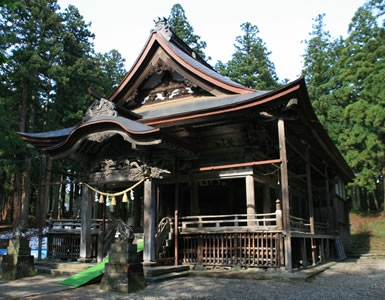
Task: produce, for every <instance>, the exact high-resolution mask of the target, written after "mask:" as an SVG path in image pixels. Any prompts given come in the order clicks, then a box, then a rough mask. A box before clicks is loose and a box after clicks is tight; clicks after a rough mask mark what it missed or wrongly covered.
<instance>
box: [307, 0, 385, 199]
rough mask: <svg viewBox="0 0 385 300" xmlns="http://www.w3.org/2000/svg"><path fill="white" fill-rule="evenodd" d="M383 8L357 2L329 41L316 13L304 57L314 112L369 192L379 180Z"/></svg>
mask: <svg viewBox="0 0 385 300" xmlns="http://www.w3.org/2000/svg"><path fill="white" fill-rule="evenodd" d="M384 7H385V3H384V1H383V0H372V1H368V2H367V3H365V4H364V5H363V6H361V7H360V8H359V9H358V10H357V12H356V13H355V15H354V17H353V18H352V21H351V23H350V26H349V36H348V37H347V38H346V39H345V40H343V39H342V38H339V39H337V40H332V39H331V37H330V34H329V32H328V31H326V30H325V24H324V23H323V17H324V15H319V16H318V17H317V18H316V19H315V21H316V24H315V25H314V26H313V29H314V31H313V32H312V33H311V39H310V40H309V41H307V42H306V44H307V48H306V53H305V55H304V69H303V74H304V75H305V78H306V80H307V83H308V86H309V95H310V97H311V100H312V104H313V107H314V109H315V111H316V114H317V116H318V117H319V119H320V121H321V122H322V123H323V125H324V126H325V127H326V128H327V130H328V132H329V135H330V136H331V137H332V139H333V140H334V141H335V143H336V144H337V146H338V148H339V149H340V150H341V152H342V154H343V155H344V157H345V159H346V161H347V162H348V163H349V165H350V166H351V167H352V169H353V170H354V172H355V174H356V177H355V179H354V182H353V184H354V185H357V186H359V187H361V188H364V189H366V190H367V191H370V192H371V191H374V190H378V189H381V187H380V186H381V185H383V182H384V178H383V175H382V169H383V168H384V167H385V129H384V124H385V88H384V82H385V60H384V57H385V28H384V24H385V23H384V22H385V21H384V19H383V15H384V11H385V9H384ZM381 22H382V24H381ZM382 197H383V194H382Z"/></svg>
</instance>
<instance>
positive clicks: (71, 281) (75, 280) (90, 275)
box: [59, 241, 143, 286]
mask: <svg viewBox="0 0 385 300" xmlns="http://www.w3.org/2000/svg"><path fill="white" fill-rule="evenodd" d="M137 246H138V252H139V251H142V250H143V241H140V242H139V243H138V244H137ZM106 263H108V256H107V258H106V259H105V260H104V261H102V262H101V263H98V264H96V265H95V266H92V267H91V268H88V269H87V270H84V271H82V272H80V273H78V274H76V275H73V276H71V277H69V278H67V279H65V280H63V281H61V282H59V283H60V284H64V285H71V286H82V285H84V284H86V283H88V282H90V281H91V280H94V279H95V278H97V277H99V276H101V275H102V274H103V273H104V268H105V264H106Z"/></svg>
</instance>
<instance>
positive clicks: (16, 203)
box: [12, 171, 21, 228]
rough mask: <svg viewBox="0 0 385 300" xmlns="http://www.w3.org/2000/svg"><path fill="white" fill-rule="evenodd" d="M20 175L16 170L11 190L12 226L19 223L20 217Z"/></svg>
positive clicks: (14, 226)
mask: <svg viewBox="0 0 385 300" xmlns="http://www.w3.org/2000/svg"><path fill="white" fill-rule="evenodd" d="M20 177H21V175H20V173H19V172H18V171H16V174H15V180H14V190H13V213H12V215H13V216H12V226H13V228H16V227H17V226H18V225H19V224H20V218H21V178H20Z"/></svg>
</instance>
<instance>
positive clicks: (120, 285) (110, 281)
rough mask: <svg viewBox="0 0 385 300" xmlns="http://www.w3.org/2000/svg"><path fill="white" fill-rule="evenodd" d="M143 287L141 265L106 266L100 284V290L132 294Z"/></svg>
mask: <svg viewBox="0 0 385 300" xmlns="http://www.w3.org/2000/svg"><path fill="white" fill-rule="evenodd" d="M145 287H146V283H145V280H144V275H143V267H142V264H140V263H135V264H111V263H107V264H106V270H105V273H104V276H103V278H102V282H101V284H100V288H101V289H102V290H105V291H109V292H118V293H132V292H135V291H137V290H141V289H144V288H145Z"/></svg>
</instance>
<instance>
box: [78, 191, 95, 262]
mask: <svg viewBox="0 0 385 300" xmlns="http://www.w3.org/2000/svg"><path fill="white" fill-rule="evenodd" d="M91 212H92V192H91V190H90V189H89V188H88V187H87V186H85V185H83V186H82V208H81V219H82V225H81V230H80V255H79V261H87V260H90V257H91Z"/></svg>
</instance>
